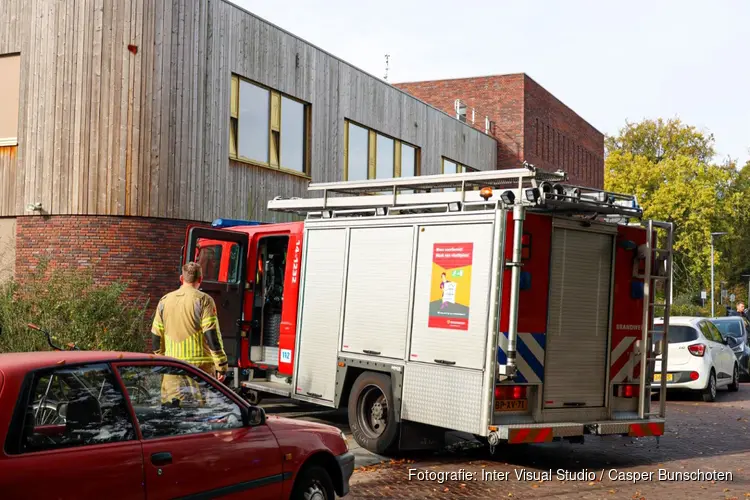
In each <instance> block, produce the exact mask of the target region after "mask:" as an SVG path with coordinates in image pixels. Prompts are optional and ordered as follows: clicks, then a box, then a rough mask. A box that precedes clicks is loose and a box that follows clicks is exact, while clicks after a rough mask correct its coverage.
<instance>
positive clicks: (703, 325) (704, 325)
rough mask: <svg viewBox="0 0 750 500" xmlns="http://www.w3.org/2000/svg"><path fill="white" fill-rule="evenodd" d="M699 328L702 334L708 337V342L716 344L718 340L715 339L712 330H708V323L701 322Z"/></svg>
mask: <svg viewBox="0 0 750 500" xmlns="http://www.w3.org/2000/svg"><path fill="white" fill-rule="evenodd" d="M698 328H699V329H700V331H701V333H702V334H703V336H704V337H706V340H710V341H712V342H716V339H715V338H714V335H713V333H712V332H711V330H709V329H708V322H706V321H701V322H699V323H698Z"/></svg>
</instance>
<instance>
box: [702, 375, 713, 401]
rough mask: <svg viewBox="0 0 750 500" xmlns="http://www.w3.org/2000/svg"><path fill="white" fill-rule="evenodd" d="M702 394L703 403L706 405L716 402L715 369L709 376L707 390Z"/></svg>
mask: <svg viewBox="0 0 750 500" xmlns="http://www.w3.org/2000/svg"><path fill="white" fill-rule="evenodd" d="M701 394H702V396H703V401H705V402H706V403H713V402H714V401H716V374H715V373H714V370H713V368H712V369H711V374H710V375H709V376H708V383H707V384H706V388H705V389H703V392H702V393H701Z"/></svg>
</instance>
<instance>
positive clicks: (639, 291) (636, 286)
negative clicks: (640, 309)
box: [630, 280, 644, 300]
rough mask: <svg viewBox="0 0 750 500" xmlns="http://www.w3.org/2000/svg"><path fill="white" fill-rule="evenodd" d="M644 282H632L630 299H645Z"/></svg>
mask: <svg viewBox="0 0 750 500" xmlns="http://www.w3.org/2000/svg"><path fill="white" fill-rule="evenodd" d="M643 293H644V290H643V282H642V281H635V280H633V281H631V282H630V298H632V299H634V300H639V299H642V298H643Z"/></svg>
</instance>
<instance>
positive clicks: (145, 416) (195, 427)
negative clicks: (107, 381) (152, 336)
mask: <svg viewBox="0 0 750 500" xmlns="http://www.w3.org/2000/svg"><path fill="white" fill-rule="evenodd" d="M118 369H119V371H120V375H121V377H122V379H123V382H124V383H125V385H126V387H128V394H129V397H130V398H131V402H132V404H133V409H134V410H135V414H136V417H137V419H138V425H139V426H140V428H141V434H142V435H143V438H144V439H154V438H160V437H168V436H180V435H185V434H196V433H201V432H211V431H215V430H218V429H233V428H238V427H242V413H241V412H240V407H239V405H238V404H237V403H235V402H234V401H232V400H231V399H230V398H229V397H228V396H226V395H225V394H223V393H222V392H221V391H220V390H218V389H216V388H215V387H213V386H212V385H211V384H209V383H208V381H207V380H206V379H205V378H204V377H202V376H198V375H196V374H194V373H192V372H190V371H188V370H185V369H184V368H181V367H178V366H175V365H162V364H148V365H133V366H119V367H118ZM136 388H137V389H136ZM136 391H137V394H136Z"/></svg>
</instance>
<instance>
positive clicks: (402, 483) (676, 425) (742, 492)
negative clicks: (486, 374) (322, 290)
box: [269, 384, 750, 500]
mask: <svg viewBox="0 0 750 500" xmlns="http://www.w3.org/2000/svg"><path fill="white" fill-rule="evenodd" d="M269 409H270V411H271V412H272V413H277V412H279V410H278V409H277V410H274V409H271V408H269ZM291 410H292V408H288V411H290V412H289V413H288V412H287V411H285V410H284V409H283V408H282V409H281V411H280V413H281V414H286V415H289V416H295V413H291ZM667 417H668V422H667V429H666V434H665V435H664V436H663V437H662V438H661V440H660V443H659V444H658V445H657V443H656V441H655V440H654V439H652V438H650V439H649V438H647V439H641V440H636V439H630V438H621V437H611V438H598V437H597V438H588V439H587V441H586V443H585V444H583V445H578V444H575V445H574V444H567V443H551V444H547V445H528V446H522V445H515V446H507V447H502V448H498V449H497V450H496V453H495V456H490V455H489V454H488V453H487V452H486V451H483V450H482V451H477V450H464V451H461V452H451V453H449V452H443V453H440V454H437V455H434V456H429V457H423V458H417V457H411V458H410V459H408V460H405V459H403V458H402V459H399V460H395V461H390V460H389V461H386V462H385V463H382V464H379V465H373V464H376V463H377V462H380V460H381V459H382V457H375V456H373V455H372V454H370V453H369V452H367V451H365V450H361V449H360V450H357V449H355V453H356V454H357V471H356V472H355V474H354V476H353V478H352V482H351V485H352V489H351V493H350V495H349V496H348V497H347V499H349V498H351V499H355V498H571V499H572V498H583V499H589V498H590V499H600V498H613V499H620V498H627V499H636V500H640V499H641V498H644V499H655V498H657V499H658V498H721V499H746V498H750V422H749V421H750V384H743V385H742V387H741V389H740V391H739V392H737V393H728V392H723V391H722V392H720V393H719V398H718V400H717V402H716V403H704V402H702V401H700V400H699V399H698V398H691V397H689V396H688V397H684V396H671V397H670V400H669V403H668V414H667ZM298 418H304V419H310V420H321V421H325V422H328V423H332V424H334V425H337V426H339V427H341V428H343V429H344V430H345V431H346V430H347V429H346V423H345V422H346V417H345V415H343V414H341V413H330V412H329V413H322V414H314V415H310V414H306V415H300V416H299V417H298ZM350 443H351V445H352V446H356V443H354V442H353V440H350ZM558 469H561V470H562V471H564V472H567V473H569V474H577V477H573V478H568V480H561V479H559V478H558V474H557V473H558ZM660 469H661V470H663V471H665V472H664V473H669V474H670V475H673V474H675V473H681V474H683V475H684V476H686V477H684V478H682V479H680V478H676V479H678V480H675V481H670V480H667V479H674V477H672V476H670V477H662V479H663V480H659V470H660ZM550 470H551V471H552V474H551V475H552V477H551V478H544V477H540V474H541V473H542V472H544V471H550ZM410 471H411V478H410ZM420 472H421V473H422V474H419V473H420ZM439 472H442V473H457V474H463V476H462V477H460V478H457V480H451V479H450V478H448V480H446V481H445V482H439V481H438V475H437V474H436V473H439ZM699 472H700V473H702V474H704V475H705V474H706V473H714V472H716V473H721V474H724V475H725V476H728V475H729V474H731V478H729V477H725V478H722V477H721V475H720V474H716V476H715V477H714V478H713V480H712V478H711V477H696V473H699ZM425 473H427V474H429V476H431V477H430V478H427V479H421V478H423V477H424V474H425ZM467 473H474V478H473V480H472V478H470V477H469V476H468V474H467ZM483 473H484V475H485V478H486V479H484V480H483V479H482V474H483ZM418 474H419V475H418ZM517 474H522V475H523V474H526V475H527V477H526V478H525V479H524V478H522V479H518V478H517ZM592 474H593V478H592V477H591V475H592ZM691 474H692V476H691ZM704 479H705V480H704ZM634 480H637V482H634Z"/></svg>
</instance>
